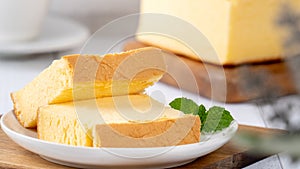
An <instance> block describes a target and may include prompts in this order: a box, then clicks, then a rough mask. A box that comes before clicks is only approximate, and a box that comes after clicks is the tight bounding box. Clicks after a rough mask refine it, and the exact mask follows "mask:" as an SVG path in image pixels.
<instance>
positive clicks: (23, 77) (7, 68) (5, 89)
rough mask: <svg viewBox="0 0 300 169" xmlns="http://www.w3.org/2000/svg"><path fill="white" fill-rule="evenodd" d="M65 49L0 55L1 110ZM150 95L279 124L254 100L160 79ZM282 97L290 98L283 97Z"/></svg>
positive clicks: (279, 159) (283, 164) (248, 121)
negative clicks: (207, 93) (214, 97)
mask: <svg viewBox="0 0 300 169" xmlns="http://www.w3.org/2000/svg"><path fill="white" fill-rule="evenodd" d="M77 51H78V50H74V51H67V52H64V53H53V54H40V55H34V56H19V57H7V58H1V57H0V114H1V113H6V112H8V111H9V110H11V109H12V108H13V107H12V102H11V100H10V93H11V92H12V91H16V90H18V89H21V88H22V87H23V86H25V85H26V84H27V83H29V82H30V81H31V80H32V79H33V78H34V77H36V76H37V75H38V74H39V73H40V72H41V71H42V70H43V69H45V68H46V67H48V66H49V65H50V64H51V62H52V61H53V60H54V59H57V58H60V56H62V55H64V54H70V53H74V52H77ZM146 92H147V93H148V94H150V95H151V96H152V97H154V98H156V99H158V100H160V101H163V102H165V103H168V102H170V101H171V100H173V99H174V98H176V97H182V96H184V97H187V98H191V99H193V100H195V101H196V102H197V103H199V104H200V103H201V104H204V105H205V106H207V107H210V106H212V105H221V106H224V107H225V108H226V109H228V110H229V111H230V112H231V113H232V115H233V116H234V118H235V119H236V120H237V121H238V123H239V124H245V125H251V126H260V127H273V128H276V127H280V125H279V126H278V125H273V126H272V123H270V122H269V121H268V119H267V117H266V114H268V113H266V112H262V110H263V109H262V108H261V107H259V106H258V105H256V104H254V103H240V104H223V103H215V102H213V101H211V100H209V99H206V98H203V97H201V96H198V95H195V94H193V93H189V92H185V91H180V90H179V89H177V88H173V87H171V86H168V85H166V84H163V83H157V84H155V85H154V86H152V87H150V88H149V89H147V91H146ZM285 99H289V97H286V98H285ZM291 99H292V97H291ZM246 168H249V169H252V168H253V169H255V168H272V169H277V168H278V169H281V168H300V164H299V163H295V164H292V163H291V162H290V159H289V158H288V157H286V156H285V155H281V154H280V155H274V156H272V157H270V158H267V159H265V160H262V161H260V162H258V163H256V164H253V165H251V166H249V167H246Z"/></svg>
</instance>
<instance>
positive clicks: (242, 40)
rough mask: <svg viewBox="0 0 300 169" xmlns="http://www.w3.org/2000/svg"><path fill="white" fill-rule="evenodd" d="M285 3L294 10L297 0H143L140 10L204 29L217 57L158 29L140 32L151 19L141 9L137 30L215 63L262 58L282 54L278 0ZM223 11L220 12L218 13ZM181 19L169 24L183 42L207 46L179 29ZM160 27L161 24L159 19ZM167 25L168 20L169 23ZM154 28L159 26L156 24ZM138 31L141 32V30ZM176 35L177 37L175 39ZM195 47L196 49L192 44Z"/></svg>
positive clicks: (179, 51)
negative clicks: (197, 52) (182, 37)
mask: <svg viewBox="0 0 300 169" xmlns="http://www.w3.org/2000/svg"><path fill="white" fill-rule="evenodd" d="M283 4H288V5H290V6H291V7H292V8H293V9H295V10H296V11H297V12H299V11H300V10H299V9H300V8H299V7H300V1H299V0H284V1H282V0H263V1H262V0H187V1H185V2H184V3H182V1H181V0H165V1H160V0H142V1H141V13H161V14H167V15H171V16H175V17H177V18H180V19H182V20H184V21H186V22H187V23H186V24H190V27H195V28H196V29H198V30H199V33H200V32H201V33H203V34H204V35H205V36H206V37H207V39H208V41H209V42H210V43H211V44H212V46H213V47H214V48H215V50H216V52H217V54H218V56H219V58H218V59H217V58H215V57H211V56H209V55H201V54H199V55H197V54H195V53H194V52H193V51H192V50H191V49H189V48H188V47H186V46H185V45H183V44H182V43H179V40H183V39H179V40H178V39H176V37H175V38H169V37H168V36H161V35H159V34H142V33H141V32H144V31H146V30H148V31H147V32H149V27H150V28H151V27H154V26H153V25H155V24H153V22H151V24H148V23H149V21H147V20H145V18H146V17H143V15H141V17H140V24H139V34H138V36H137V39H138V40H139V41H140V42H143V43H146V44H150V45H153V46H158V47H161V48H164V49H167V50H170V51H172V52H174V53H177V54H181V55H185V56H189V57H191V58H193V59H197V60H202V61H205V62H210V63H215V64H218V65H237V64H242V63H249V62H250V63H252V62H262V61H269V60H275V59H280V58H282V57H284V49H283V43H284V38H285V35H286V30H284V29H285V27H282V26H281V27H280V25H279V24H278V23H277V22H278V20H279V17H280V14H281V12H282V5H283ZM220 16H222V17H220ZM179 24H182V23H178V24H177V25H176V26H173V27H172V31H174V30H176V29H177V31H178V32H180V35H182V33H185V35H186V36H185V37H186V39H188V40H189V41H190V42H187V41H186V40H185V42H184V43H190V44H187V45H191V43H193V42H195V43H198V44H199V48H202V49H204V50H205V46H206V44H201V41H199V39H198V41H197V39H195V35H191V32H183V31H182V29H180V27H181V25H179ZM160 26H161V27H162V30H165V29H164V27H163V26H164V25H160ZM168 26H170V25H168ZM155 28H156V29H155V30H158V28H157V27H155ZM140 35H141V36H140ZM174 39H176V40H174ZM194 50H195V49H194Z"/></svg>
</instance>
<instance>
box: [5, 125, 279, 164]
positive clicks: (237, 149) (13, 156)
mask: <svg viewBox="0 0 300 169" xmlns="http://www.w3.org/2000/svg"><path fill="white" fill-rule="evenodd" d="M245 131H248V132H249V131H251V132H255V133H257V134H263V135H270V134H274V133H278V132H282V131H279V130H272V129H265V128H257V127H250V126H243V125H240V126H239V130H238V133H241V132H245ZM0 152H1V153H0V168H10V169H23V168H24V169H25V168H26V169H40V168H44V169H57V168H69V167H65V166H60V165H57V164H54V163H51V162H48V161H46V160H44V159H42V158H41V157H39V155H37V154H34V153H32V152H29V151H27V150H25V149H23V148H22V147H20V146H18V145H17V144H15V143H14V142H13V141H12V140H11V139H10V138H8V137H7V136H6V134H5V133H4V132H3V131H2V130H0ZM250 152H251V149H250V148H249V147H245V146H237V145H236V144H235V143H234V142H233V141H230V142H228V143H227V144H225V145H224V146H223V147H221V148H220V149H218V150H217V151H215V152H213V153H211V154H208V155H206V156H203V157H201V158H199V159H197V160H195V161H194V162H192V163H189V164H187V165H184V166H180V167H177V168H182V169H183V168H185V169H192V168H217V167H218V168H241V167H245V166H248V165H250V164H252V163H255V162H257V161H259V160H262V159H264V158H266V157H268V156H270V155H271V154H264V155H257V154H255V155H251V153H250Z"/></svg>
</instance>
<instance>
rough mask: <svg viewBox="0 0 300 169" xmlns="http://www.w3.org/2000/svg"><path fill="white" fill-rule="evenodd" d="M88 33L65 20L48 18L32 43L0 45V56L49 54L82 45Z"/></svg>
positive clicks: (75, 23) (78, 25)
mask: <svg viewBox="0 0 300 169" xmlns="http://www.w3.org/2000/svg"><path fill="white" fill-rule="evenodd" d="M88 37H89V31H88V29H87V28H86V27H84V26H82V25H81V24H79V23H77V22H75V21H72V20H70V19H67V18H62V17H54V16H49V17H47V18H46V20H45V23H44V26H43V28H42V31H41V35H40V36H39V37H38V38H37V39H35V40H32V41H25V42H18V43H5V44H2V43H1V44H0V54H1V55H0V56H6V55H28V54H36V53H49V52H56V51H62V50H67V49H71V48H74V47H78V46H79V45H82V44H83V43H84V42H85V41H86V40H87V38H88Z"/></svg>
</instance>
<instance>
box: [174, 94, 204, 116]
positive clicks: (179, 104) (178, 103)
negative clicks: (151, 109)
mask: <svg viewBox="0 0 300 169" xmlns="http://www.w3.org/2000/svg"><path fill="white" fill-rule="evenodd" d="M169 105H170V106H171V107H172V108H173V109H176V110H180V111H182V112H183V113H184V114H194V115H197V114H198V109H199V107H198V105H197V104H196V103H195V102H194V101H193V100H191V99H187V98H177V99H175V100H173V101H172V102H171V103H170V104H169Z"/></svg>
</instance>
